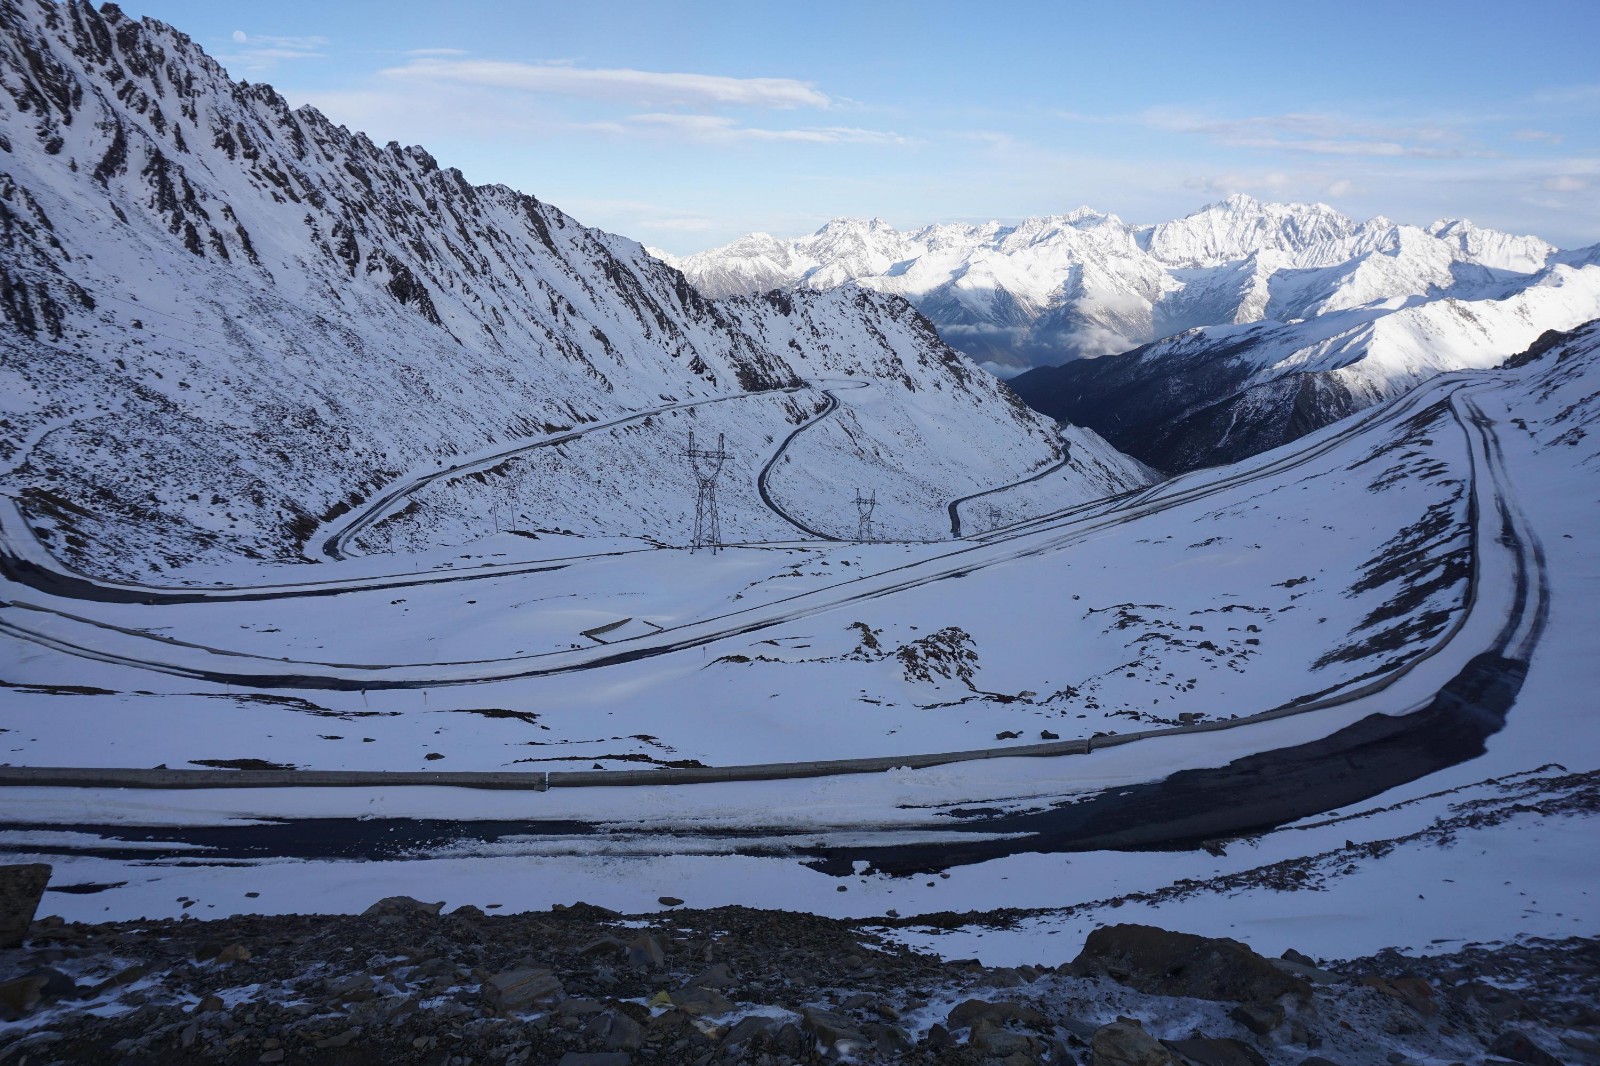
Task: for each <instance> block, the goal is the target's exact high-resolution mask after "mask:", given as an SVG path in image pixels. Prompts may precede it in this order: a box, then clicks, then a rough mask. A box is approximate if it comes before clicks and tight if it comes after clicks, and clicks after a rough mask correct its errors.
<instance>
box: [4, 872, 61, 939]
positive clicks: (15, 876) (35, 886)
mask: <svg viewBox="0 0 1600 1066" xmlns="http://www.w3.org/2000/svg"><path fill="white" fill-rule="evenodd" d="M49 883H50V867H49V866H48V865H46V864H45V863H42V862H36V863H28V864H24V865H11V866H0V948H14V947H16V946H17V945H19V944H21V943H22V940H23V938H24V937H25V936H27V935H28V926H29V925H31V924H33V915H34V912H35V911H37V910H38V909H39V900H40V899H41V898H43V896H44V889H45V886H46V885H48V884H49Z"/></svg>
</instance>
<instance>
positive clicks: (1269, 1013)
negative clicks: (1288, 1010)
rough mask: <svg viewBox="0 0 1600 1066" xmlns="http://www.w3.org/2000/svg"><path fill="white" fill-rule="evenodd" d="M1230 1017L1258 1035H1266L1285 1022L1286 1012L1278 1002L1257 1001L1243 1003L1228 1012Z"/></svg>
mask: <svg viewBox="0 0 1600 1066" xmlns="http://www.w3.org/2000/svg"><path fill="white" fill-rule="evenodd" d="M1228 1017H1230V1018H1232V1019H1233V1020H1234V1021H1236V1022H1238V1023H1239V1024H1240V1025H1242V1026H1244V1027H1245V1028H1246V1029H1248V1030H1250V1031H1251V1032H1252V1033H1255V1034H1256V1035H1257V1036H1266V1035H1267V1034H1268V1033H1270V1032H1272V1031H1273V1030H1274V1029H1276V1028H1277V1027H1278V1026H1280V1025H1282V1024H1283V1018H1284V1012H1283V1008H1282V1007H1281V1006H1279V1005H1278V1004H1276V1003H1272V1004H1268V1005H1266V1006H1262V1005H1260V1004H1256V1003H1241V1004H1239V1005H1238V1006H1237V1007H1235V1008H1233V1009H1232V1010H1231V1011H1229V1012H1228Z"/></svg>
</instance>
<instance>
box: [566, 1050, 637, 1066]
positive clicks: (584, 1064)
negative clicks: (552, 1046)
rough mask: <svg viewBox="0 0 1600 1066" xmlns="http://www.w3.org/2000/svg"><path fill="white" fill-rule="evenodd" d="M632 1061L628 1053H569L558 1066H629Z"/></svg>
mask: <svg viewBox="0 0 1600 1066" xmlns="http://www.w3.org/2000/svg"><path fill="white" fill-rule="evenodd" d="M632 1061H633V1056H632V1055H629V1054H628V1053H627V1052H626V1051H569V1052H567V1053H566V1054H565V1055H563V1056H561V1061H560V1062H559V1063H557V1064H556V1066H628V1064H629V1063H630V1062H632Z"/></svg>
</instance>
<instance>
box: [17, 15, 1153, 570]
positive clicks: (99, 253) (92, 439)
mask: <svg viewBox="0 0 1600 1066" xmlns="http://www.w3.org/2000/svg"><path fill="white" fill-rule="evenodd" d="M0 314H3V318H4V323H5V325H4V328H3V329H0V380H3V387H0V397H3V400H0V403H3V405H4V406H3V408H0V430H3V436H0V491H3V492H5V493H7V494H9V495H11V496H13V497H14V498H16V499H17V500H18V501H19V503H20V505H21V507H22V508H23V510H24V512H25V513H26V514H27V516H28V517H29V519H30V521H32V522H33V523H34V524H35V525H36V527H37V528H38V529H39V530H40V532H41V534H42V535H43V536H44V537H45V538H46V539H47V542H48V543H49V544H50V546H51V547H52V548H53V549H54V550H56V551H57V552H58V553H61V554H63V555H65V556H66V557H67V558H69V559H71V560H73V561H74V562H75V563H76V564H78V565H80V566H83V567H86V568H90V569H95V570H99V571H102V572H118V573H125V574H135V573H149V572H150V571H165V572H170V571H172V570H173V569H174V568H181V567H183V566H185V565H187V564H189V563H192V562H194V561H195V560H202V561H204V560H213V561H214V560H219V559H226V558H230V557H237V556H239V555H244V556H252V557H261V558H294V557H297V555H298V553H300V552H301V551H302V550H303V548H304V546H305V542H306V540H307V538H308V537H309V536H310V535H311V533H312V532H313V531H314V530H316V529H317V528H318V527H319V525H321V524H322V523H323V522H325V521H327V520H329V519H331V518H334V517H337V515H338V514H339V513H340V512H342V511H344V510H346V509H347V508H350V507H352V506H354V505H357V504H359V503H360V502H362V501H363V500H365V499H367V498H369V497H370V496H371V495H372V494H373V492H374V491H375V490H376V489H377V488H378V487H379V486H382V485H384V484H387V483H390V482H392V481H393V480H395V479H396V478H398V477H400V476H402V475H403V474H405V473H406V472H408V471H415V470H418V469H430V468H437V467H439V466H447V465H449V464H450V462H451V460H452V459H453V458H454V457H458V456H463V455H469V454H474V453H482V452H484V451H486V450H492V448H493V446H495V445H505V444H507V443H510V442H515V441H518V440H521V439H524V438H528V437H533V436H537V435H539V434H544V433H549V432H556V431H559V430H563V429H566V428H568V427H579V428H581V427H582V426H584V425H586V424H590V423H594V422H597V421H603V420H606V419H608V418H614V417H617V416H618V415H619V414H623V413H626V412H630V411H637V410H644V409H649V408H651V407H656V406H661V405H664V404H666V403H669V402H684V401H690V400H695V399H699V398H711V397H716V396H725V395H729V394H734V393H739V392H754V391H759V390H768V389H774V388H780V387H787V386H795V385H799V384H800V383H801V382H802V381H803V380H811V379H816V378H826V377H829V376H834V377H839V376H846V377H856V378H861V379H867V380H871V381H873V382H875V383H877V386H878V389H879V392H880V394H881V395H880V396H879V406H880V408H881V409H882V410H883V411H884V412H886V417H885V418H884V419H882V420H878V421H874V419H873V418H872V417H870V416H869V415H863V416H862V417H860V418H858V419H857V420H856V421H857V425H856V426H855V427H853V428H854V429H855V436H854V437H853V438H852V439H851V440H850V441H848V442H846V444H845V445H841V446H840V447H841V448H845V447H849V448H853V449H854V450H855V454H856V455H858V456H866V457H870V456H871V455H872V454H873V452H874V450H878V451H883V452H897V453H901V462H902V465H911V466H916V467H918V468H919V469H924V470H927V471H929V473H928V475H927V478H928V481H929V487H927V488H926V494H928V495H935V494H937V493H945V494H947V495H948V496H950V497H955V496H958V495H962V494H965V493H968V492H972V491H976V490H978V489H981V488H987V487H989V486H991V485H993V484H999V483H1004V482H1006V481H1010V480H1013V479H1015V478H1018V477H1021V476H1024V475H1025V474H1027V473H1029V472H1031V470H1033V469H1035V468H1039V467H1043V466H1045V465H1047V464H1048V463H1050V462H1053V461H1055V460H1056V459H1057V458H1059V455H1060V451H1061V445H1060V443H1059V441H1058V439H1057V436H1056V434H1055V431H1054V429H1053V427H1051V426H1050V424H1049V423H1048V421H1046V420H1044V419H1042V418H1040V417H1038V416H1037V415H1035V414H1033V413H1032V412H1030V411H1028V410H1027V409H1026V408H1025V407H1023V406H1022V405H1021V404H1020V403H1019V402H1017V400H1016V398H1015V397H1014V396H1012V395H1011V394H1010V393H1009V392H1008V391H1007V390H1005V389H1003V388H1000V387H997V385H996V383H994V382H993V381H992V380H991V379H989V377H988V375H985V374H981V373H977V372H975V370H974V369H973V368H972V367H971V365H970V364H968V363H967V362H966V361H965V360H964V359H962V358H961V357H960V356H959V355H957V354H956V353H955V352H953V351H951V350H950V349H949V348H947V347H945V346H944V345H943V344H942V343H941V342H940V341H939V340H938V338H937V336H936V335H935V334H934V332H933V330H932V329H931V328H930V327H929V325H928V323H927V322H926V320H925V319H923V318H922V317H921V316H920V315H918V314H917V313H915V312H914V311H913V310H912V309H911V308H910V307H909V306H908V305H906V304H905V303H904V302H903V301H900V300H898V299H896V298H894V297H892V296H885V295H881V294H876V293H869V292H862V291H841V292H834V293H816V294H803V295H797V296H793V297H788V296H785V297H767V298H758V299H742V300H730V301H727V302H724V303H713V302H711V301H709V300H707V299H705V298H704V297H702V296H701V295H700V294H699V293H697V292H696V291H695V290H694V289H693V288H692V287H691V286H690V285H689V284H688V283H687V282H686V280H685V279H684V277H683V276H682V275H681V274H680V273H678V272H677V271H676V270H673V269H670V268H668V267H665V266H663V265H662V264H661V263H660V262H658V261H657V260H655V259H653V258H652V257H650V256H648V255H647V254H645V253H644V251H643V250H642V249H641V248H640V247H639V246H638V245H637V244H635V243H633V242H631V241H628V240H625V239H622V238H619V237H615V236H612V235H610V234H606V233H602V232H600V231H597V230H593V229H589V228H586V227H584V226H581V225H579V224H578V223H576V222H574V221H573V220H572V219H570V218H569V217H567V216H566V215H565V214H563V213H562V212H560V211H559V210H557V209H555V208H553V207H551V206H550V205H548V204H544V203H541V202H540V201H538V200H536V199H535V198H533V197H532V196H528V195H525V194H522V193H519V192H516V191H514V190H512V189H509V188H506V187H504V186H473V185H471V184H469V183H468V182H467V181H466V180H465V179H464V178H463V177H462V175H461V174H460V172H459V171H456V170H453V169H449V168H443V167H441V166H440V165H439V164H438V163H437V162H436V161H435V160H434V159H433V158H432V157H431V156H430V155H429V154H428V153H427V152H426V151H424V150H422V149H421V148H415V147H412V148H402V147H401V146H399V145H397V144H394V143H391V144H388V145H377V144H375V143H373V142H372V141H371V140H369V139H368V138H367V137H366V136H364V135H363V134H360V133H352V132H351V131H349V130H347V129H345V128H343V127H341V126H337V125H335V124H333V123H332V122H330V121H328V120H327V119H326V118H324V117H323V116H322V115H321V114H319V113H318V112H316V111H315V110H313V109H310V108H299V109H291V108H290V106H289V105H288V103H287V102H286V101H285V100H284V99H283V98H282V97H281V96H279V95H278V94H277V93H276V92H274V91H273V90H272V89H271V88H270V87H268V86H265V85H252V84H249V83H244V82H239V83H235V82H232V81H230V80H229V79H228V77H227V75H226V72H225V71H224V70H223V69H222V68H221V67H220V66H219V65H218V64H217V63H216V62H215V61H213V60H212V59H210V58H209V57H208V56H206V55H205V54H204V52H203V51H202V50H201V49H200V48H199V47H198V46H197V45H196V44H195V43H194V42H192V41H191V40H189V39H188V38H187V37H185V36H184V35H183V34H182V33H179V32H178V31H176V30H174V29H172V28H170V27H167V26H165V25H163V24H161V23H158V22H155V21H152V20H148V19H147V20H144V21H135V20H132V19H130V18H128V17H127V16H125V15H123V14H122V13H121V12H120V11H119V10H118V9H117V8H116V7H115V6H114V5H106V6H104V7H102V8H101V9H99V10H98V11H97V10H95V9H94V8H92V7H90V6H89V5H88V4H85V3H81V2H73V3H67V4H60V5H57V4H54V3H49V2H46V0H5V2H4V3H0ZM817 399H818V397H816V396H805V395H798V396H797V397H796V398H795V399H794V400H793V402H791V403H789V404H788V405H786V406H785V405H781V404H778V403H767V404H753V405H752V406H751V413H750V415H749V416H748V418H745V419H744V421H743V422H742V423H740V424H739V425H737V426H729V427H727V428H729V430H730V432H732V433H733V434H734V439H735V441H736V443H744V442H748V443H749V448H748V449H747V451H753V450H754V448H755V447H756V445H757V443H761V442H764V441H765V439H767V438H770V437H773V436H777V435H781V434H782V433H785V432H787V431H788V430H789V429H792V428H793V425H794V424H795V423H797V422H799V421H801V420H803V419H804V418H805V417H806V416H807V415H808V414H809V413H810V404H811V403H812V402H813V401H815V400H817ZM722 406H723V407H728V406H729V405H722ZM758 408H759V410H758ZM735 421H737V420H735ZM880 423H881V424H880ZM908 425H909V426H913V427H916V428H917V429H918V432H911V431H908V430H905V429H904V427H905V426H908ZM883 426H890V427H891V428H890V429H884V428H883ZM680 427H681V424H680V426H675V427H673V431H672V438H671V440H664V441H663V442H662V443H660V444H658V445H657V446H656V447H654V448H653V449H652V454H653V455H654V456H656V457H657V459H658V460H659V461H658V462H656V463H655V464H654V465H646V466H644V467H633V468H629V469H625V470H623V469H614V468H618V467H619V466H620V464H615V463H611V464H608V463H607V461H606V457H605V456H604V455H603V454H601V455H598V456H596V457H592V458H591V459H589V460H587V461H586V460H584V458H583V457H581V456H579V457H577V458H576V459H575V461H574V463H572V464H569V466H570V469H568V470H566V471H564V472H563V474H562V475H561V476H563V477H566V478H569V479H571V482H572V483H571V486H570V490H569V491H563V492H558V493H556V494H555V495H557V496H559V497H563V498H569V497H570V498H576V497H579V496H581V495H582V493H583V491H584V489H585V486H587V485H589V484H590V483H591V482H592V481H594V480H596V479H598V478H599V477H600V476H601V475H600V474H597V473H595V471H601V470H603V471H606V476H608V477H610V478H611V479H612V481H614V482H617V484H611V485H609V491H610V493H611V495H612V496H613V497H616V498H623V499H641V500H649V499H651V498H653V497H654V496H658V495H661V494H663V493H669V492H670V493H674V494H681V492H682V486H680V485H679V484H678V482H679V481H684V480H687V474H686V473H680V472H678V471H677V467H678V466H679V465H681V461H680V460H678V459H677V457H676V456H675V455H674V454H672V453H675V452H676V451H677V450H679V448H680V447H681V445H682V443H683V442H682V441H681V440H680V439H679V438H680V437H681V436H682V435H683V433H682V429H681V428H680ZM740 434H742V436H739V435H740ZM1088 436H1089V437H1092V435H1088ZM973 442H980V443H979V444H978V445H977V446H974V443H973ZM1096 448H1098V449H1099V452H1100V454H1101V455H1103V456H1104V457H1105V459H1106V464H1105V465H1104V467H1103V468H1101V469H1098V470H1097V472H1096V475H1095V478H1094V479H1086V480H1085V481H1084V483H1083V485H1082V491H1083V493H1084V494H1085V495H1095V494H1099V493H1102V492H1105V491H1116V490H1117V489H1118V488H1121V487H1125V486H1126V485H1128V484H1134V483H1138V481H1139V480H1140V479H1141V477H1142V475H1140V474H1139V473H1137V472H1136V471H1137V467H1136V466H1135V465H1133V464H1128V463H1127V462H1126V461H1125V460H1123V459H1122V458H1121V457H1120V456H1117V455H1116V454H1115V453H1114V452H1112V451H1111V450H1110V449H1109V448H1107V447H1105V446H1104V445H1103V444H1102V443H1100V442H1098V441H1080V442H1079V449H1078V451H1079V453H1080V454H1081V453H1085V452H1092V451H1094V449H1096ZM916 449H922V452H923V454H920V455H912V456H906V455H904V453H905V452H907V451H908V450H909V451H915V450H916ZM1086 457H1087V456H1086ZM669 458H670V463H669V461H668V460H669ZM750 458H751V459H752V460H753V458H754V457H753V456H751V457H750ZM866 465H869V466H870V464H866ZM884 469H885V470H887V469H888V468H887V466H885V467H884ZM752 476H753V475H752ZM863 476H865V475H863ZM885 476H887V475H885ZM1090 481H1093V482H1094V483H1093V484H1090ZM1102 482H1109V483H1102ZM690 484H691V485H692V482H691V483H690ZM935 490H937V491H935ZM689 491H690V499H691V500H692V488H691V489H690V490H689ZM467 503H470V504H471V507H479V506H481V505H482V501H481V500H479V501H468V502H467ZM467 503H459V502H458V504H457V506H456V510H457V511H458V512H464V511H466V510H468V509H470V508H469V507H468V506H467ZM927 509H928V510H929V512H930V513H932V514H933V515H934V519H935V520H937V519H940V518H942V501H939V500H931V499H930V500H929V501H927ZM733 517H734V519H735V521H736V522H737V518H738V516H737V515H735V516H733ZM854 517H855V516H854V514H853V513H851V514H850V515H849V519H850V522H851V523H852V524H853V522H854ZM594 521H595V522H597V523H598V525H599V526H603V528H598V527H596V526H595V525H591V526H590V527H585V528H579V529H578V531H579V532H589V533H608V534H639V533H643V532H651V533H655V534H656V535H658V536H662V537H663V538H665V539H667V540H672V539H674V538H676V537H682V536H686V535H687V531H686V530H680V529H677V528H672V527H669V528H665V529H663V528H660V527H659V526H655V525H650V526H645V525H644V524H643V523H640V522H633V521H632V519H631V518H630V513H629V512H628V511H627V510H625V509H624V510H618V509H615V508H613V509H612V510H610V511H607V512H606V513H604V514H601V515H600V516H599V518H598V519H595V520H594ZM724 521H725V524H726V523H727V521H728V518H727V517H726V516H725V519H724ZM550 524H554V525H563V524H574V522H573V521H569V518H568V516H567V515H563V514H557V515H553V516H550ZM751 524H753V525H757V526H760V523H759V522H756V521H755V520H754V519H752V522H751ZM769 524H770V523H769ZM780 525H781V523H780ZM636 526H637V527H638V528H635V527H636ZM756 532H757V533H760V532H771V530H769V529H768V528H767V527H761V528H759V529H757V531H756ZM789 532H790V533H791V534H792V532H793V531H792V530H790V531H789ZM415 540H416V534H415V531H412V532H411V534H410V542H412V543H414V542H415Z"/></svg>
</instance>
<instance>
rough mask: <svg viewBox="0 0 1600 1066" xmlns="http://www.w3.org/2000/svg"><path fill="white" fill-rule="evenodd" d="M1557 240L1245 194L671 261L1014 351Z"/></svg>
mask: <svg viewBox="0 0 1600 1066" xmlns="http://www.w3.org/2000/svg"><path fill="white" fill-rule="evenodd" d="M1557 255H1558V252H1557V249H1556V248H1555V247H1554V246H1553V245H1551V244H1549V243H1548V242H1546V241H1543V240H1540V239H1539V238H1537V237H1524V236H1516V235H1513V234H1507V233H1500V232H1497V231H1495V230H1489V229H1482V228H1480V227H1477V226H1474V225H1473V224H1472V223H1471V222H1467V221H1464V220H1447V221H1441V222H1436V223H1434V224H1433V225H1431V226H1429V227H1426V228H1423V227H1420V226H1410V225H1402V224H1399V223H1396V222H1394V221H1392V220H1390V219H1387V218H1383V217H1378V218H1372V219H1369V220H1367V221H1365V222H1357V221H1356V220H1354V219H1352V218H1350V217H1349V216H1347V215H1344V214H1342V213H1340V212H1339V211H1337V210H1335V209H1334V208H1332V207H1329V206H1328V205H1327V204H1279V203H1267V202H1263V201H1260V200H1256V199H1254V198H1253V197H1249V196H1242V195H1240V196H1230V197H1228V198H1227V199H1225V200H1222V201H1219V202H1217V203H1214V204H1210V205H1208V206H1206V207H1203V208H1201V209H1200V210H1198V211H1196V212H1194V213H1193V214H1190V215H1188V216H1186V217H1184V218H1180V219H1175V220H1173V221H1170V222H1162V223H1159V224H1157V225H1153V226H1134V225H1129V224H1128V223H1126V222H1124V221H1123V220H1122V219H1120V218H1118V217H1117V216H1116V215H1111V214H1105V213H1103V212H1100V211H1096V210H1094V209H1092V208H1089V207H1080V208H1077V209H1076V210H1073V211H1070V212H1068V213H1066V214H1062V215H1045V216H1039V217H1036V218H1027V219H1023V220H1022V221H1021V222H1018V223H1016V224H1015V225H1005V224H1002V223H1000V222H994V221H991V222H987V223H983V224H969V223H940V224H934V225H928V226H923V227H921V228H920V229H915V230H909V231H897V230H895V229H894V228H893V227H892V226H890V225H889V224H888V223H886V222H884V221H883V220H882V219H871V220H866V219H843V218H841V219H834V220H833V221H831V222H829V223H828V224H827V225H825V226H823V227H822V228H821V229H819V230H817V231H816V232H815V233H812V234H808V235H806V236H803V237H795V238H789V239H783V238H777V237H773V236H771V235H769V234H765V233H757V234H750V235H749V236H746V237H742V238H740V239H739V240H737V241H734V242H733V243H732V244H729V245H726V246H724V247H721V248H714V249H711V250H710V251H706V252H701V253H699V254H697V255H692V256H687V257H685V258H682V259H676V258H674V259H670V260H669V261H670V262H671V263H672V264H673V265H674V266H677V267H679V268H680V269H682V270H683V271H684V273H685V274H686V275H687V276H688V277H689V279H690V281H692V282H693V283H694V284H695V286H696V287H697V288H699V289H700V290H701V291H702V292H703V293H705V294H706V295H708V296H712V297H723V296H732V295H739V294H744V293H753V292H759V291H764V290H768V289H774V288H811V289H826V288H832V287H834V286H837V285H843V284H846V283H855V284H858V285H861V286H863V287H866V288H872V289H878V290H880V291H883V292H892V293H896V294H898V295H901V296H904V297H906V298H907V299H909V300H911V301H912V302H913V303H914V304H916V305H917V307H918V308H919V309H920V310H921V311H922V312H923V313H924V314H926V315H928V316H929V318H931V319H932V320H933V322H934V324H935V325H937V326H938V327H939V328H940V330H941V332H942V333H943V334H944V336H945V337H946V339H947V340H949V341H950V343H952V344H953V345H955V346H956V347H958V348H961V349H963V350H964V351H966V352H967V353H968V354H969V355H971V356H973V357H974V358H977V359H980V360H988V361H990V362H991V365H993V366H995V368H996V369H1006V368H1009V369H1012V370H1021V369H1024V368H1026V367H1028V366H1031V365H1040V364H1054V363H1060V362H1065V361H1067V360H1069V359H1072V358H1075V357H1079V356H1095V355H1104V354H1113V353H1117V352H1123V351H1127V350H1129V349H1131V348H1134V347H1137V346H1138V345H1140V344H1146V343H1149V342H1150V341H1153V340H1158V339H1160V338H1161V337H1164V336H1169V335H1171V334H1175V333H1179V332H1182V331H1183V330H1186V329H1192V328H1194V327H1196V326H1208V325H1219V324H1241V323H1247V322H1258V321H1263V320H1269V321H1286V320H1289V319H1293V318H1303V317H1308V316H1310V315H1315V314H1321V313H1324V312H1326V311H1329V310H1344V309H1347V308H1351V307H1360V306H1366V305H1383V304H1386V303H1399V302H1404V301H1405V300H1408V299H1412V298H1416V297H1423V298H1434V297H1437V296H1441V295H1451V296H1457V297H1464V298H1479V297H1482V296H1484V295H1488V294H1491V293H1492V292H1493V291H1494V290H1495V287H1496V286H1497V285H1501V284H1502V283H1503V282H1504V281H1505V280H1506V275H1508V274H1516V275H1531V274H1533V273H1535V272H1537V271H1538V270H1541V269H1543V268H1544V267H1545V266H1547V265H1548V264H1550V263H1551V262H1553V261H1554V260H1555V257H1556V256H1557Z"/></svg>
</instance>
